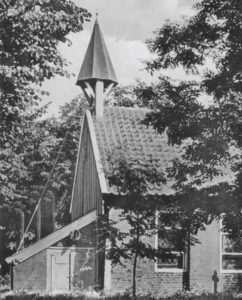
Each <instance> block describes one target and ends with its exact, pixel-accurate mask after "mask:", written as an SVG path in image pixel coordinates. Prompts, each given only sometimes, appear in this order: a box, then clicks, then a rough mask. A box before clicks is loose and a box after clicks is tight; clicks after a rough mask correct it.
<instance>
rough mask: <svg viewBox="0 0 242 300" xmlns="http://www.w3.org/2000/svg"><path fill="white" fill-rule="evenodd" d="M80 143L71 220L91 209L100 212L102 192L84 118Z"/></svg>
mask: <svg viewBox="0 0 242 300" xmlns="http://www.w3.org/2000/svg"><path fill="white" fill-rule="evenodd" d="M80 143H81V144H80V151H79V157H78V160H77V170H76V178H75V183H74V187H73V200H72V201H73V202H72V212H71V214H72V221H73V220H75V219H77V218H79V217H81V216H83V215H85V214H86V213H87V212H89V211H91V210H93V209H97V212H98V213H99V214H100V213H101V212H102V193H101V188H100V184H99V179H98V174H97V169H96V162H95V158H94V152H93V147H92V143H91V138H90V132H89V128H88V126H87V120H86V119H85V121H84V124H83V132H82V139H81V141H80Z"/></svg>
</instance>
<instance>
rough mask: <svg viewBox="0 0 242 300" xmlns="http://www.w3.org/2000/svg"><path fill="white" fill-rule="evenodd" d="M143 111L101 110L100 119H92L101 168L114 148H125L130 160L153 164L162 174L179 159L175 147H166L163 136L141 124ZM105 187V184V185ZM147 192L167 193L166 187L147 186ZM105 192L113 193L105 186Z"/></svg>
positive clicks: (177, 149)
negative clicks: (173, 161) (174, 160)
mask: <svg viewBox="0 0 242 300" xmlns="http://www.w3.org/2000/svg"><path fill="white" fill-rule="evenodd" d="M147 112H148V110H147V109H141V108H124V107H105V109H104V115H103V118H98V119H96V120H94V128H95V134H96V137H97V144H98V148H99V152H100V156H101V160H102V164H103V166H104V168H107V167H108V165H107V159H106V156H107V153H108V152H112V151H114V150H115V148H119V149H120V148H121V147H122V146H125V148H126V149H127V155H128V157H130V159H138V160H140V161H141V162H143V163H144V164H147V163H149V162H153V163H154V164H155V166H157V168H158V169H160V170H161V171H162V172H165V169H166V168H167V167H168V166H171V163H172V160H173V159H174V158H176V157H179V156H180V151H181V149H179V147H174V146H171V145H169V144H168V139H167V136H166V135H165V134H163V135H160V134H158V133H157V132H156V131H155V129H154V128H153V127H152V126H147V125H144V124H142V123H141V121H142V120H143V119H144V118H145V115H146V113H147ZM107 185H108V182H107ZM149 190H150V193H152V194H161V193H171V192H172V191H171V189H169V184H168V185H166V186H164V185H162V186H158V185H157V184H156V185H154V186H149ZM109 192H113V193H115V190H114V189H113V188H110V187H109Z"/></svg>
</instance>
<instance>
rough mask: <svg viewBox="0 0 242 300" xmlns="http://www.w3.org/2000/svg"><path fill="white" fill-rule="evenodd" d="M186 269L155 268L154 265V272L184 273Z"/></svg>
mask: <svg viewBox="0 0 242 300" xmlns="http://www.w3.org/2000/svg"><path fill="white" fill-rule="evenodd" d="M184 272H186V270H184V269H178V268H174V269H173V268H171V269H170V268H157V266H155V273H184Z"/></svg>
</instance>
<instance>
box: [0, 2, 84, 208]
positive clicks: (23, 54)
mask: <svg viewBox="0 0 242 300" xmlns="http://www.w3.org/2000/svg"><path fill="white" fill-rule="evenodd" d="M0 16H1V17H0V27H1V30H0V69H1V72H0V100H1V101H0V111H1V125H0V126H1V127H0V132H1V133H0V144H1V150H0V151H1V154H0V155H1V156H0V157H1V158H0V161H1V164H0V180H1V184H0V185H1V189H0V199H1V203H6V204H7V203H10V202H11V203H12V202H13V201H15V202H16V198H18V192H17V190H16V186H15V183H12V182H11V178H12V177H11V174H12V173H14V175H13V176H15V177H18V178H22V177H23V176H25V177H27V173H24V172H25V171H26V172H27V169H26V168H25V167H24V164H23V163H21V165H20V161H21V162H23V161H24V160H23V159H22V158H23V156H24V154H25V149H24V147H23V146H24V144H23V143H22V139H23V138H24V137H25V139H26V137H27V135H26V132H25V131H26V130H27V128H29V127H31V122H34V120H35V119H37V118H39V117H40V116H41V115H42V113H43V110H44V109H43V108H42V109H39V108H38V105H39V104H40V101H41V95H43V94H45V93H46V92H45V91H43V90H41V85H42V83H43V82H44V81H45V80H46V79H50V78H52V77H54V76H55V75H61V76H69V74H68V72H67V71H66V70H65V66H66V65H67V64H68V63H67V61H66V60H65V59H64V58H63V57H62V56H61V54H60V53H59V51H58V49H57V46H58V43H59V42H68V39H67V37H66V36H67V35H68V33H70V32H78V31H80V30H81V29H82V24H83V22H84V21H85V20H89V18H90V14H89V13H88V12H87V11H86V10H85V9H83V8H80V7H77V6H76V5H75V4H74V3H73V2H72V1H68V2H66V1H63V0H55V1H48V0H44V1H39V0H36V1H21V0H15V1H12V0H11V1H10V0H6V1H3V2H2V3H1V4H0ZM35 108H36V109H35ZM23 128H24V129H25V130H23ZM29 133H31V132H30V131H29ZM28 144H30V143H28ZM10 156H11V163H10V164H9V165H7V164H6V163H5V162H6V161H9V159H8V158H9V157H10ZM9 169H10V170H11V172H9Z"/></svg>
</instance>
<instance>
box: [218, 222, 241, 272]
mask: <svg viewBox="0 0 242 300" xmlns="http://www.w3.org/2000/svg"><path fill="white" fill-rule="evenodd" d="M222 228H223V227H222V221H220V245H219V248H220V253H219V259H220V273H230V274H231V273H237V274H240V273H242V268H241V269H237V270H236V269H223V256H224V255H231V256H241V257H242V251H241V252H223V236H224V235H225V236H228V235H229V233H227V232H224V231H222Z"/></svg>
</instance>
